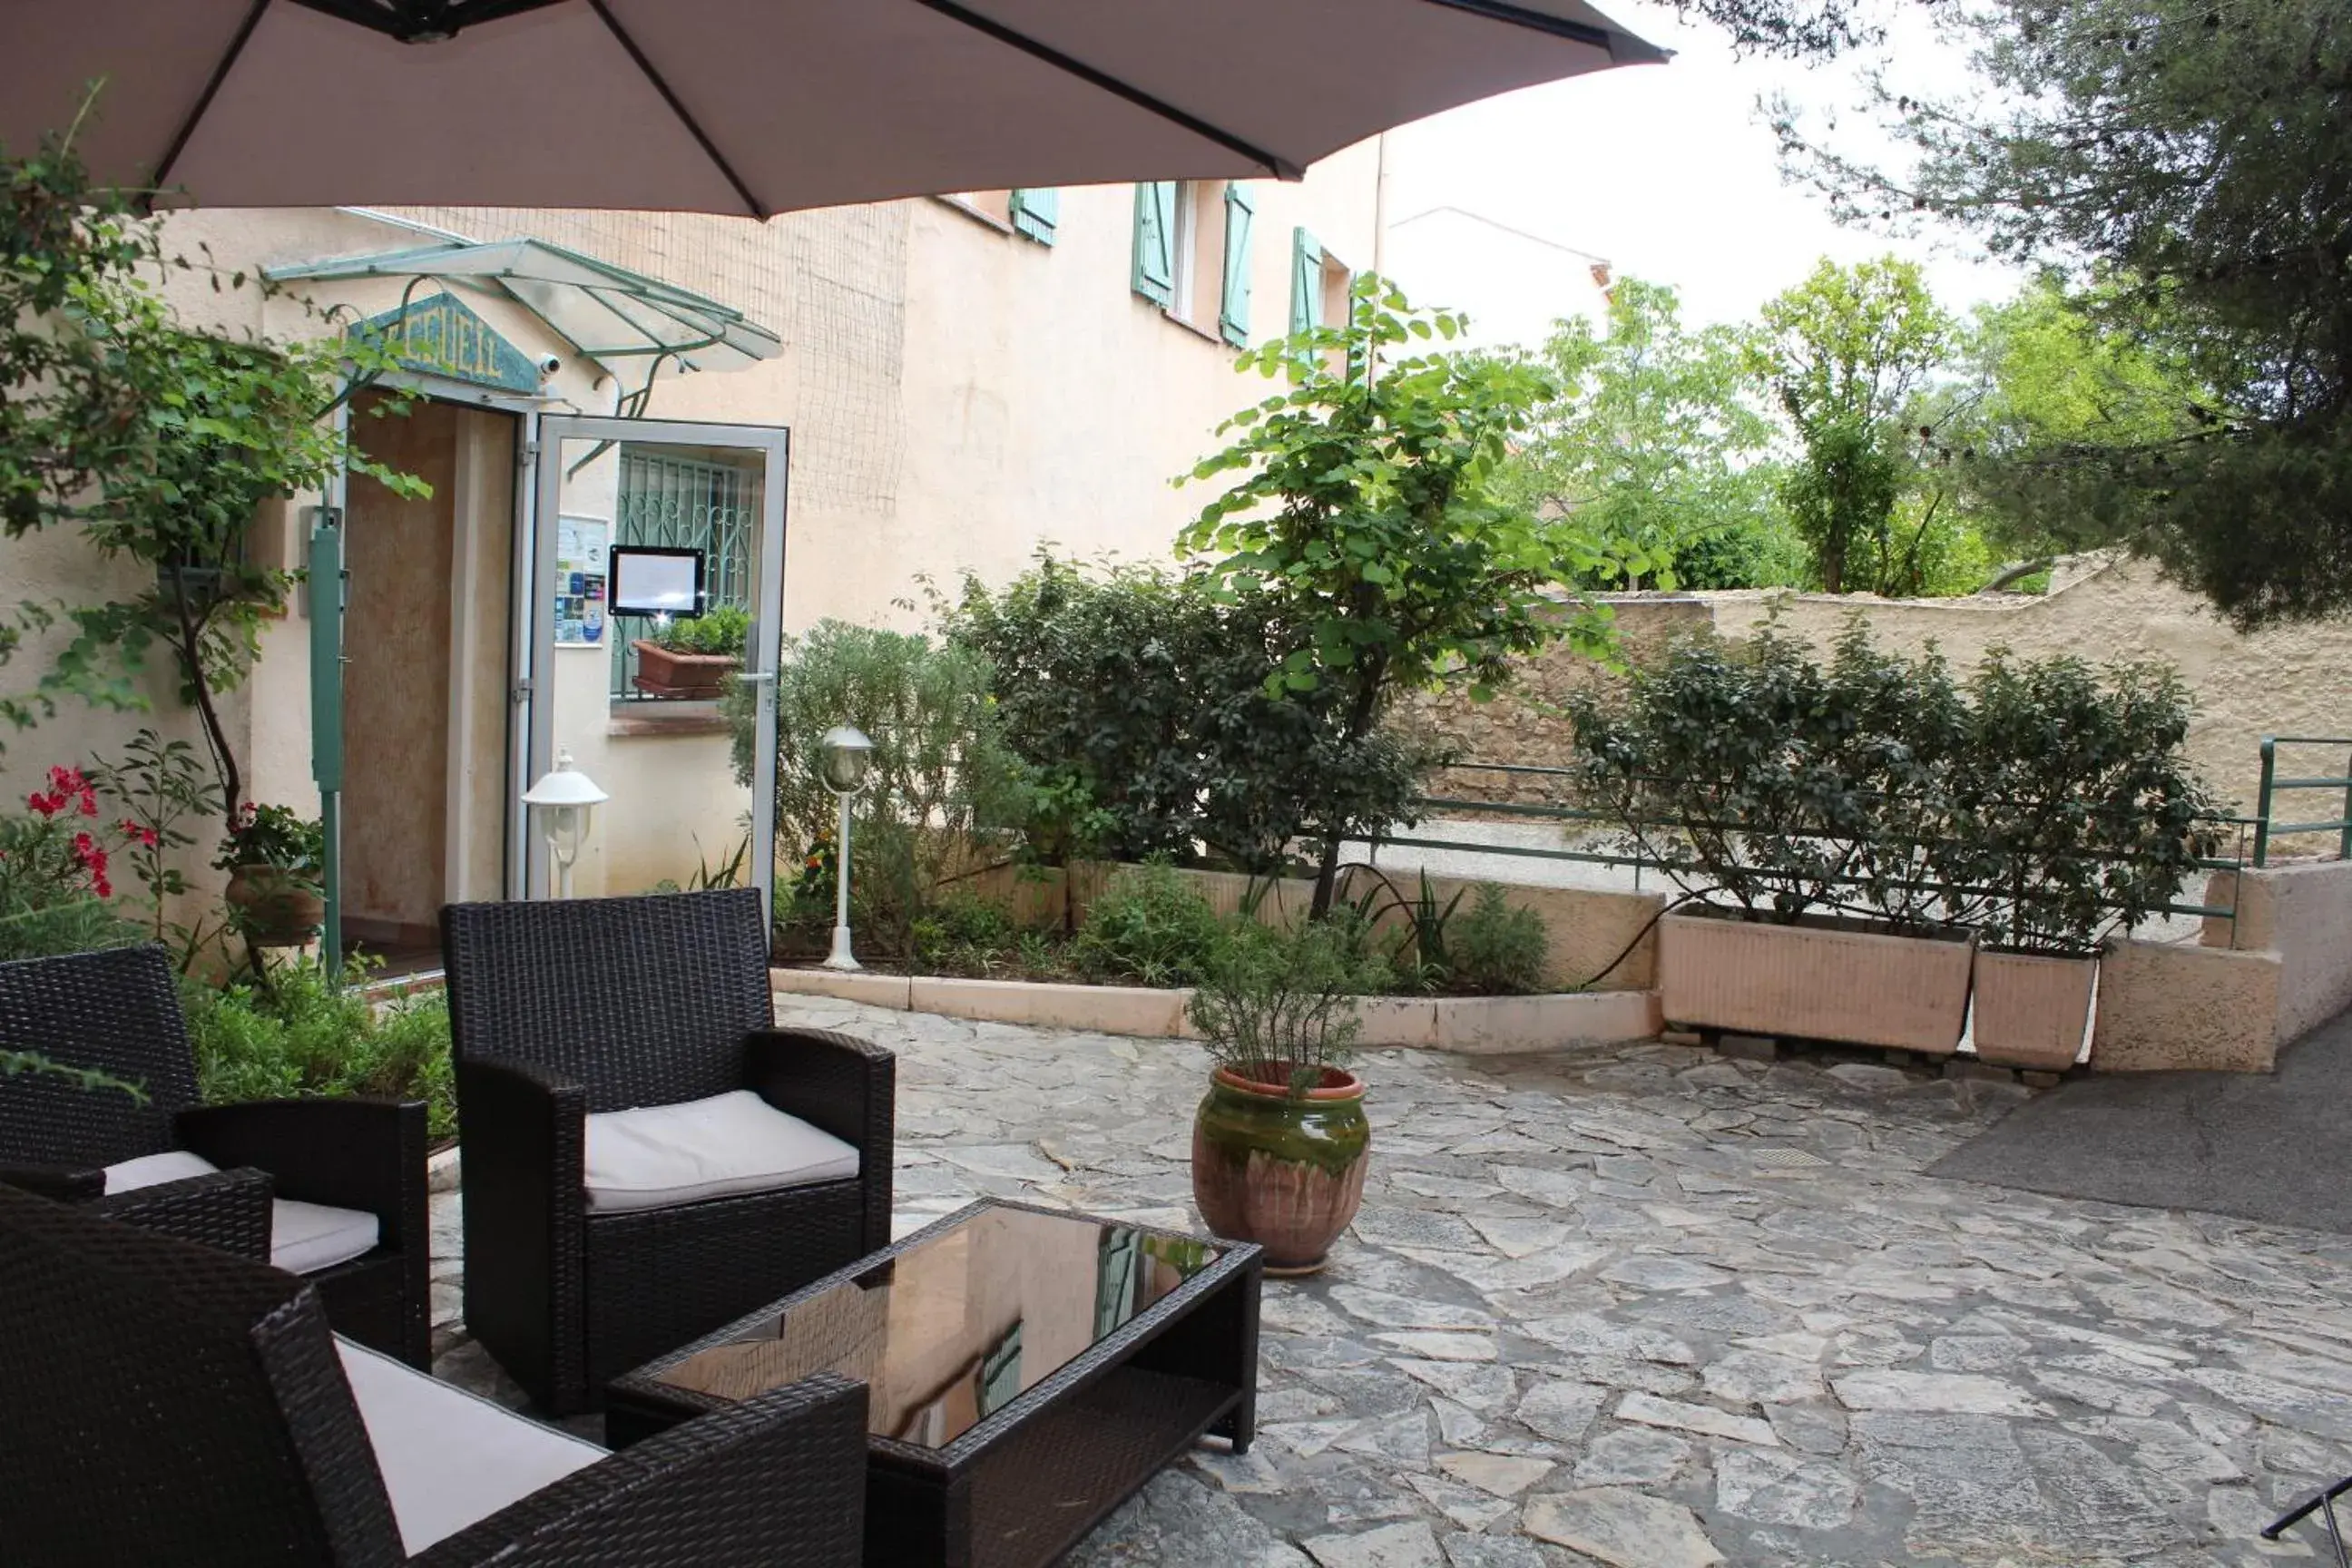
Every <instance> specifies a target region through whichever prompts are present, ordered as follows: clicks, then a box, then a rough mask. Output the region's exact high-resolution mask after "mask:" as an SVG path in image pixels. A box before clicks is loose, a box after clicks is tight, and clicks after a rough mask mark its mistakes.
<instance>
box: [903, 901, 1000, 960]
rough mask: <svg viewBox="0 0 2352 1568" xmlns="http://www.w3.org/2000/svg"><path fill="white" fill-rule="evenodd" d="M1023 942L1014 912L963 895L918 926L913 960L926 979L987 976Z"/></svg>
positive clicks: (920, 920)
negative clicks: (974, 975) (940, 975)
mask: <svg viewBox="0 0 2352 1568" xmlns="http://www.w3.org/2000/svg"><path fill="white" fill-rule="evenodd" d="M1020 940H1021V931H1020V928H1019V927H1017V926H1016V925H1014V923H1013V915H1012V913H1011V911H1010V910H1006V909H1005V908H1004V907H1003V905H1001V904H993V903H991V902H989V901H988V900H986V899H983V898H981V897H980V896H979V895H977V894H975V893H971V892H968V891H965V890H962V889H958V890H956V891H954V892H950V893H949V894H948V895H947V896H946V897H945V898H943V899H941V900H940V901H939V902H938V903H937V904H936V905H934V906H933V907H932V908H931V910H930V912H929V913H928V914H925V915H922V916H920V917H919V918H918V919H917V920H916V921H915V927H914V952H913V954H912V957H913V961H914V964H915V967H916V969H917V970H918V971H919V972H921V973H930V974H985V973H987V972H988V971H989V970H990V969H992V968H994V967H997V966H998V965H999V963H1001V962H1002V960H1003V958H1004V957H1005V955H1006V954H1008V953H1010V952H1014V951H1015V950H1017V949H1018V947H1019V945H1020Z"/></svg>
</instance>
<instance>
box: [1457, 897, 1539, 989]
mask: <svg viewBox="0 0 2352 1568" xmlns="http://www.w3.org/2000/svg"><path fill="white" fill-rule="evenodd" d="M1550 956H1551V941H1550V936H1549V932H1547V931H1545V929H1544V919H1543V916H1541V915H1539V914H1538V913H1536V911H1535V910H1530V909H1528V908H1525V907H1524V906H1521V905H1517V904H1514V903H1512V902H1511V901H1510V900H1508V899H1507V898H1506V897H1505V896H1504V894H1503V889H1501V888H1500V887H1498V886H1496V884H1495V883H1493V882H1482V883H1480V884H1479V885H1478V889H1477V892H1476V894H1475V897H1473V899H1472V900H1471V901H1470V907H1469V908H1467V909H1465V910H1460V911H1459V912H1457V913H1456V914H1455V915H1454V919H1453V920H1452V921H1450V922H1448V925H1447V929H1446V933H1445V958H1446V977H1447V979H1448V981H1449V982H1450V984H1452V985H1453V988H1454V990H1456V991H1465V992H1468V993H1469V994H1472V995H1474V996H1522V995H1527V994H1531V993H1534V992H1538V991H1541V990H1543V989H1544V983H1545V979H1546V975H1547V973H1548V971H1549V964H1550Z"/></svg>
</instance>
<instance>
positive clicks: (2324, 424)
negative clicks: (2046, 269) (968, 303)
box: [1746, 0, 2352, 625]
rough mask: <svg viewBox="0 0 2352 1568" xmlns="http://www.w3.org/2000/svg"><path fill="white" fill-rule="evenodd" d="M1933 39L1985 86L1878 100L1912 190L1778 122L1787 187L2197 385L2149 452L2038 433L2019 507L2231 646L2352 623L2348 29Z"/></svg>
mask: <svg viewBox="0 0 2352 1568" xmlns="http://www.w3.org/2000/svg"><path fill="white" fill-rule="evenodd" d="M1746 8H1749V9H1756V10H1761V11H1767V12H1770V11H1777V10H1781V9H1784V7H1782V6H1781V5H1780V4H1779V3H1778V0H1758V3H1757V4H1755V5H1748V6H1747V7H1746ZM1933 14H1937V15H1939V16H1943V18H1944V20H1943V26H1946V27H1947V28H1948V30H1950V31H1951V32H1952V34H1953V35H1954V36H1955V37H1957V39H1958V41H1960V42H1962V43H1964V44H1966V45H1967V46H1969V48H1970V50H1971V56H1972V58H1973V59H1974V60H1975V61H1976V63H1977V68H1978V75H1979V80H1978V81H1977V82H1975V83H1973V84H1971V87H1972V89H1975V90H1970V91H1969V92H1966V93H1963V94H1956V95H1954V96H1953V97H1952V99H1951V100H1949V101H1922V100H1916V99H1913V98H1911V97H1909V96H1907V95H1905V94H1900V93H1897V92H1896V91H1895V88H1894V87H1893V86H1892V85H1890V86H1887V87H1885V88H1884V89H1882V97H1881V104H1882V107H1883V108H1884V110H1885V111H1886V113H1887V115H1888V118H1889V119H1890V121H1892V123H1893V125H1894V127H1895V130H1896V131H1897V132H1898V133H1899V134H1900V135H1902V136H1903V137H1905V138H1906V139H1907V141H1908V142H1909V143H1910V148H1911V151H1912V153H1914V154H1916V157H1915V158H1914V159H1913V160H1911V163H1912V166H1910V167H1907V168H1906V167H1895V168H1885V167H1880V166H1878V165H1877V164H1875V163H1871V162H1863V161H1856V160H1853V159H1849V158H1846V157H1843V156H1840V155H1839V154H1838V153H1836V152H1835V151H1834V150H1832V149H1829V148H1826V147H1824V146H1822V145H1820V144H1819V143H1818V142H1815V141H1813V140H1811V136H1810V132H1808V131H1807V130H1806V129H1804V128H1803V127H1801V125H1800V124H1799V123H1798V121H1797V118H1796V116H1795V115H1794V114H1793V113H1790V112H1787V111H1784V112H1783V113H1782V114H1781V115H1780V123H1781V128H1782V132H1783V136H1784V141H1785V143H1786V145H1787V147H1788V150H1789V153H1790V161H1791V163H1792V165H1793V167H1794V168H1795V170H1796V171H1797V172H1798V173H1800V174H1804V175H1806V176H1809V177H1811V178H1812V179H1813V180H1815V181H1816V182H1818V183H1819V184H1822V186H1823V187H1824V188H1826V189H1827V190H1828V191H1829V192H1830V193H1831V194H1832V197H1833V199H1835V200H1836V201H1837V202H1838V203H1839V205H1841V207H1842V208H1843V210H1844V211H1845V212H1847V213H1848V214H1851V215H1853V216H1857V217H1863V218H1868V219H1872V220H1876V221H1892V222H1895V223H1902V222H1909V221H1916V219H1917V218H1919V217H1926V218H1934V219H1944V220H1948V221H1951V222H1953V223H1956V224H1958V225H1961V226H1965V227H1967V228H1969V229H1971V230H1973V231H1974V232H1975V233H1977V234H1978V235H1979V237H1981V238H1982V239H1983V241H1984V243H1985V244H1986V246H1987V247H1989V248H1990V249H1991V250H1992V251H1993V252H1994V253H1995V254H1997V255H2002V256H2007V257H2012V258H2017V259H2020V260H2028V261H2041V262H2043V263H2046V264H2050V265H2053V266H2056V267H2059V268H2063V269H2064V270H2065V273H2066V275H2067V277H2068V279H2069V281H2070V283H2071V284H2072V285H2073V286H2074V289H2075V290H2076V295H2075V297H2076V300H2077V301H2078V302H2079V303H2080V304H2081V305H2082V307H2083V309H2084V310H2085V311H2086V312H2087V313H2089V314H2090V315H2091V316H2092V317H2094V318H2095V319H2096V320H2097V321H2100V322H2101V323H2102V324H2103V325H2104V326H2105V327H2106V328H2108V329H2110V330H2113V331H2116V332H2119V333H2122V334H2125V337H2126V341H2127V342H2128V341H2132V340H2137V341H2139V342H2144V343H2145V344H2146V346H2147V350H2148V352H2149V353H2151V354H2152V355H2153V356H2154V358H2155V359H2156V360H2157V361H2158V363H2162V364H2165V365H2168V366H2172V367H2177V368H2178V370H2179V372H2181V373H2182V374H2180V376H2179V380H2178V382H2177V383H2176V384H2175V387H2174V390H2173V391H2172V393H2171V394H2170V395H2169V396H2168V398H2166V399H2165V407H2164V408H2163V409H2162V411H2161V412H2162V414H2163V417H2161V418H2154V417H2152V418H2151V419H2150V420H2149V421H2148V422H2147V423H2146V424H2144V425H2142V426H2140V427H2138V428H2137V429H2136V430H2134V429H2131V428H2128V426H2127V427H2126V428H2122V429H2116V428H2109V427H2104V426H2103V427H2100V428H2097V429H2095V430H2094V431H2092V432H2090V433H2088V434H2087V435H2079V436H2076V437H2068V436H2067V435H2065V434H2064V433H2063V429H2058V430H2046V431H2042V432H2038V433H2037V435H2038V437H2039V438H2037V439H2035V440H2033V441H2032V442H2030V443H2027V444H2025V445H2022V446H2021V447H2019V448H2018V449H2017V450H2016V451H2015V452H2014V453H2013V454H2012V455H2011V458H2010V463H2011V468H2012V469H2013V470H2014V473H2013V475H2012V477H2011V483H2010V488H2011V492H2012V498H2011V502H2010V504H2011V506H2013V507H2016V508H2018V509H2020V510H2024V509H2026V508H2027V507H2029V506H2030V508H2031V515H2032V516H2034V517H2037V518H2039V519H2040V520H2042V521H2043V522H2044V523H2045V524H2046V525H2047V526H2049V527H2051V528H2053V530H2055V529H2060V528H2063V529H2066V530H2070V531H2075V532H2078V533H2083V534H2089V535H2094V536H2096V537H2102V538H2105V539H2109V540H2114V541H2118V542H2123V543H2126V544H2128V545H2129V546H2131V547H2132V548H2133V549H2134V550H2136V551H2137V552H2141V553H2144V554H2147V555H2149V556H2152V557H2154V558H2156V559H2157V560H2158V561H2160V562H2162V563H2165V564H2166V566H2167V567H2168V569H2169V570H2170V571H2171V572H2172V573H2173V574H2175V575H2177V576H2178V577H2179V579H2180V580H2182V581H2183V582H2185V583H2188V584H2191V585H2193V586H2195V587H2197V588H2198V589H2200V590H2201V591H2202V592H2204V593H2205V594H2207V595H2210V597H2211V598H2212V599H2213V601H2214V602H2215V603H2216V604H2217V605H2219V606H2220V607H2221V608H2222V609H2223V610H2225V611H2226V612H2228V613H2229V614H2230V615H2231V616H2233V617H2234V618H2235V619H2236V620H2237V621H2238V622H2239V623H2240V624H2242V625H2254V624H2259V623H2262V622H2264V621H2269V620H2274V619H2278V618H2282V617H2307V616H2325V615H2329V614H2333V613H2336V612H2338V611H2340V610H2342V609H2343V608H2345V607H2346V606H2347V605H2352V182H2347V180H2346V179H2345V178H2344V174H2343V172H2344V171H2345V170H2346V169H2347V168H2352V114H2347V112H2346V101H2347V91H2352V88H2347V83H2352V13H2347V10H2346V8H2345V6H2344V5H2343V4H2342V0H1986V3H1985V4H1982V5H1972V6H1965V7H1953V6H1937V7H1936V8H1935V11H1934V13H1933ZM2154 412H2156V411H2154V410H2151V413H2152V414H2153V413H2154ZM2092 436H2095V437H2098V438H2090V437H2092Z"/></svg>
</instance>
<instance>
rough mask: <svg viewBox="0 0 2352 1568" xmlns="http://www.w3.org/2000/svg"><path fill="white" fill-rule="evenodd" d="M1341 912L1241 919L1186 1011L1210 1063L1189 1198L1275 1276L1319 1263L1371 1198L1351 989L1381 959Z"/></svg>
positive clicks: (1364, 982) (1371, 977) (1368, 981)
mask: <svg viewBox="0 0 2352 1568" xmlns="http://www.w3.org/2000/svg"><path fill="white" fill-rule="evenodd" d="M1361 939H1362V931H1361V928H1360V926H1359V925H1358V924H1357V922H1355V921H1352V920H1350V919H1349V918H1346V917H1344V916H1343V917H1341V918H1338V919H1333V920H1324V921H1309V922H1308V923H1307V924H1306V925H1304V926H1302V927H1300V928H1299V930H1298V931H1297V932H1296V933H1295V934H1293V933H1286V932H1282V931H1274V930H1270V929H1268V928H1267V927H1265V926H1262V925H1259V924H1258V923H1257V922H1255V921H1237V922H1235V923H1234V925H1233V927H1232V928H1231V930H1230V933H1229V936H1228V938H1227V941H1226V942H1225V943H1224V944H1223V951H1222V952H1219V953H1218V954H1217V955H1216V957H1215V958H1214V959H1213V962H1212V963H1211V964H1210V965H1209V968H1208V973H1207V974H1206V975H1205V977H1204V978H1203V979H1202V983H1201V984H1200V985H1199V987H1198V988H1196V989H1195V990H1194V991H1193V993H1192V1002H1191V1004H1190V1010H1191V1014H1192V1023H1193V1025H1194V1026H1196V1027H1197V1028H1199V1030H1200V1031H1201V1034H1202V1037H1203V1038H1204V1040H1205V1042H1206V1044H1207V1046H1208V1050H1209V1055H1210V1057H1211V1058H1213V1060H1214V1062H1215V1064H1216V1065H1215V1068H1214V1070H1213V1072H1212V1073H1211V1074H1210V1079H1209V1090H1208V1093H1207V1095H1206V1096H1204V1097H1203V1098H1202V1101H1201V1106H1200V1110H1198V1111H1197V1112H1196V1113H1195V1114H1194V1116H1193V1119H1192V1199H1193V1202H1194V1203H1195V1204H1197V1205H1199V1206H1200V1210H1201V1217H1202V1219H1203V1220H1205V1221H1206V1222H1207V1223H1208V1226H1209V1228H1210V1229H1211V1230H1212V1231H1213V1232H1215V1233H1216V1234H1217V1235H1219V1236H1223V1237H1232V1238H1234V1239H1235V1240H1240V1241H1254V1242H1255V1243H1257V1245H1258V1246H1259V1247H1262V1248H1263V1249H1264V1250H1265V1268H1266V1272H1268V1273H1269V1274H1277V1275H1286V1274H1312V1273H1314V1272H1315V1271H1317V1270H1318V1269H1319V1268H1322V1267H1323V1264H1324V1260H1325V1258H1326V1256H1327V1254H1328V1252H1329V1251H1330V1247H1331V1243H1332V1242H1333V1241H1334V1240H1336V1239H1337V1238H1338V1237H1339V1233H1340V1232H1341V1231H1344V1230H1345V1229H1347V1228H1348V1226H1349V1223H1350V1222H1351V1221H1353V1220H1354V1219H1355V1217H1356V1210H1357V1208H1358V1206H1359V1205H1361V1204H1362V1202H1363V1197H1364V1163H1365V1157H1366V1156H1367V1155H1368V1154H1369V1153H1370V1150H1371V1142H1372V1134H1371V1123H1370V1121H1367V1120H1366V1118H1365V1116H1364V1084H1363V1080H1362V1079H1360V1078H1358V1077H1357V1076H1356V1075H1355V1074H1354V1073H1353V1072H1351V1071H1349V1068H1348V1065H1347V1064H1348V1061H1349V1055H1350V1052H1349V1046H1350V1044H1351V1043H1352V1042H1353V1041H1354V1039H1355V1037H1356V1033H1357V1030H1358V1028H1359V1027H1360V1025H1359V1022H1358V1019H1357V1016H1356V999H1357V998H1358V997H1359V996H1360V995H1361V994H1365V993H1366V992H1369V991H1372V990H1375V989H1377V988H1378V986H1379V983H1380V980H1381V970H1382V967H1383V966H1382V965H1381V963H1380V961H1379V960H1378V959H1377V958H1375V957H1372V956H1370V954H1369V953H1368V952H1367V949H1366V944H1365V942H1363V941H1362V940H1361Z"/></svg>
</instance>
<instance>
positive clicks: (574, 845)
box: [522, 752, 613, 899]
mask: <svg viewBox="0 0 2352 1568" xmlns="http://www.w3.org/2000/svg"><path fill="white" fill-rule="evenodd" d="M612 798H613V797H612V796H611V795H606V794H605V793H604V791H603V790H601V789H599V788H597V787H596V781H595V780H594V779H592V778H590V777H589V776H588V775H587V774H586V773H582V772H580V771H579V770H578V769H577V768H574V767H573V766H572V753H571V752H557V753H556V754H555V766H554V767H553V768H551V769H550V770H549V771H548V772H546V773H541V774H540V775H539V782H538V783H537V784H533V785H531V786H530V788H529V789H527V790H525V791H524V792H523V796H522V803H523V805H527V806H530V808H531V809H532V810H533V811H534V812H535V813H537V814H538V816H539V822H540V831H541V833H542V834H544V835H545V836H546V838H547V847H548V848H549V849H550V850H551V852H552V853H553V854H554V856H555V896H556V897H557V898H559V899H568V898H570V897H571V896H572V863H573V862H574V861H576V860H578V859H579V858H580V846H581V844H582V843H583V841H584V840H585V839H586V838H587V837H588V818H589V816H590V815H591V814H592V813H593V812H594V811H595V809H596V807H597V806H598V805H601V804H602V803H603V802H604V801H608V800H610V799H612Z"/></svg>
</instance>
